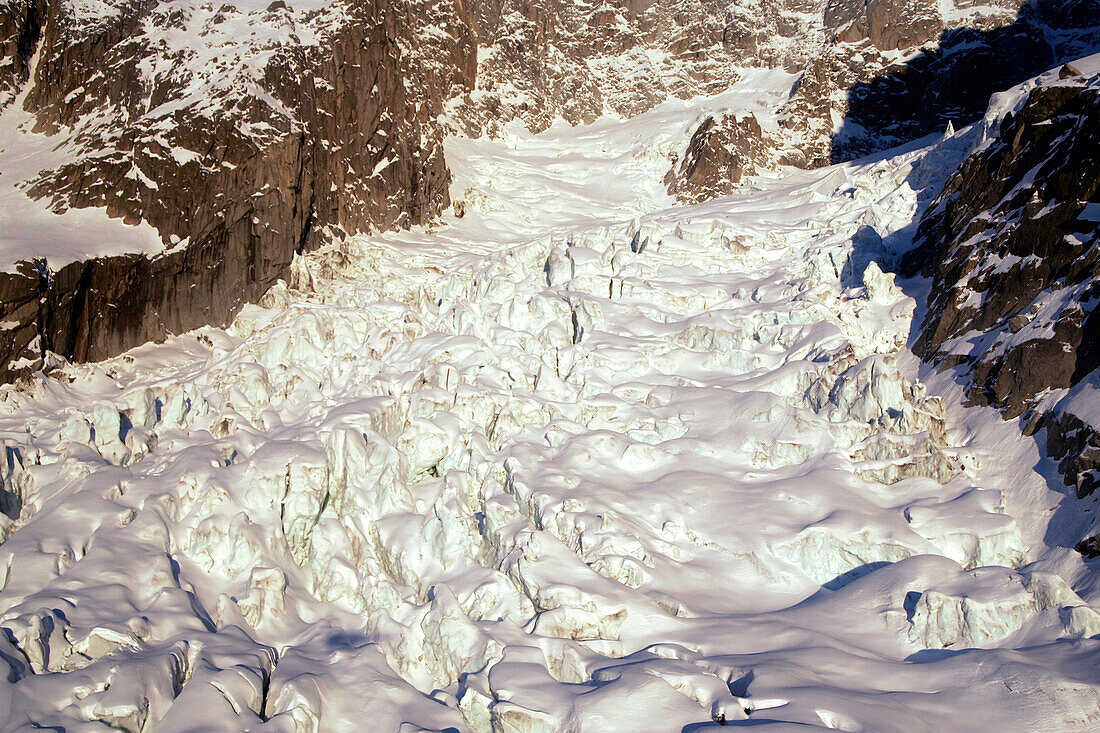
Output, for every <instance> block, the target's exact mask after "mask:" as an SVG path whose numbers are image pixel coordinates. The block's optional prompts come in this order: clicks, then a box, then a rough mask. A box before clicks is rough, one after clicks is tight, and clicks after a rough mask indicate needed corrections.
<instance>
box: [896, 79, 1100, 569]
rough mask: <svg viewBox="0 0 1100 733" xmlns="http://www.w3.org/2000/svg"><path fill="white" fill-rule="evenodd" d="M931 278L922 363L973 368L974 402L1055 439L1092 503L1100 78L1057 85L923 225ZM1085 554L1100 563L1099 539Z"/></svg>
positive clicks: (1045, 85)
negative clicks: (1099, 559) (1020, 418)
mask: <svg viewBox="0 0 1100 733" xmlns="http://www.w3.org/2000/svg"><path fill="white" fill-rule="evenodd" d="M917 244H918V247H917V248H916V249H915V250H913V251H912V252H911V253H910V255H909V256H908V257H907V258H906V263H905V266H906V267H907V268H908V269H909V270H910V271H911V272H913V271H916V270H917V269H920V270H922V271H923V273H924V274H925V275H927V276H930V277H931V278H932V288H931V295H930V298H929V303H928V312H927V316H926V317H925V320H924V323H923V325H922V329H921V333H920V336H919V338H918V340H917V342H916V346H915V349H914V350H915V351H916V352H917V353H918V354H919V355H920V356H922V357H923V358H925V359H927V360H930V361H932V362H934V363H937V364H939V365H941V366H942V367H944V368H947V367H961V370H962V371H961V374H962V375H963V377H964V378H965V379H966V380H967V388H968V394H969V397H970V399H971V400H972V401H973V402H974V403H976V404H988V405H992V406H994V407H996V408H998V409H1000V410H1001V411H1002V412H1003V413H1004V415H1005V417H1007V418H1013V417H1017V416H1023V418H1024V419H1023V421H1022V425H1023V426H1024V429H1025V431H1027V432H1029V433H1038V432H1039V431H1040V430H1043V429H1045V430H1046V433H1045V435H1046V440H1045V443H1046V447H1047V452H1048V454H1049V455H1050V456H1051V458H1053V459H1054V460H1055V461H1057V462H1058V465H1059V470H1060V471H1061V473H1062V475H1063V477H1064V479H1065V481H1066V483H1067V484H1070V485H1071V486H1074V487H1075V489H1076V492H1077V494H1078V495H1079V496H1082V497H1083V496H1087V495H1089V494H1091V493H1092V492H1093V491H1094V490H1095V489H1096V487H1097V486H1098V485H1100V480H1098V479H1100V421H1098V420H1097V417H1096V415H1097V413H1096V410H1095V409H1094V407H1095V405H1096V404H1097V399H1098V398H1100V393H1097V392H1096V391H1095V389H1094V384H1093V383H1095V382H1096V381H1097V379H1098V378H1100V348H1098V344H1100V309H1097V307H1096V306H1097V305H1098V304H1100V75H1092V76H1086V75H1083V74H1081V73H1080V72H1079V70H1078V69H1076V68H1075V67H1073V66H1072V65H1066V66H1063V67H1062V68H1061V69H1060V70H1056V71H1055V72H1053V73H1051V74H1048V75H1046V77H1045V78H1044V79H1042V80H1041V81H1040V82H1038V83H1037V84H1036V85H1035V86H1034V88H1032V89H1031V90H1030V91H1029V92H1028V93H1027V94H1026V95H1024V97H1023V98H1022V101H1021V102H1020V103H1019V104H1018V106H1017V107H1016V108H1015V109H1014V110H1012V111H1010V112H1009V113H1008V114H1006V115H1005V116H1004V118H1003V119H1002V121H1001V123H1000V125H999V129H997V130H996V134H995V136H994V138H993V139H992V140H991V141H990V142H989V143H988V144H987V145H985V146H984V147H983V148H981V149H980V150H978V151H977V152H975V153H973V154H972V155H971V156H970V157H969V158H968V159H967V160H966V161H965V162H964V163H963V165H962V166H961V167H960V168H959V170H958V171H957V172H956V173H955V174H954V175H953V176H952V177H951V178H950V179H949V181H948V182H947V184H946V186H945V187H944V189H943V190H942V191H941V193H940V194H939V196H938V198H937V199H936V201H935V202H934V203H933V205H932V206H931V207H930V209H929V210H928V212H927V213H926V214H925V215H924V217H923V218H922V220H921V222H920V224H919V228H918V234H917ZM1081 549H1082V550H1083V551H1085V552H1087V553H1091V554H1100V540H1092V541H1086V542H1085V543H1083V544H1082V546H1081Z"/></svg>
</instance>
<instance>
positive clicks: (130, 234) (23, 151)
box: [0, 53, 164, 272]
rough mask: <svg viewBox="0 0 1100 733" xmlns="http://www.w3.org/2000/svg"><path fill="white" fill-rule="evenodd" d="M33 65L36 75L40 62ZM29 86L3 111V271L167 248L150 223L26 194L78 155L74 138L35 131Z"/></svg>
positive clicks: (0, 218)
mask: <svg viewBox="0 0 1100 733" xmlns="http://www.w3.org/2000/svg"><path fill="white" fill-rule="evenodd" d="M38 56H39V54H38V53H36V54H35V56H34V58H33V59H32V61H31V66H32V71H31V76H32V77H33V76H34V71H33V69H34V67H35V66H36V65H37V63H38ZM28 92H29V87H27V88H24V89H23V91H22V92H20V94H19V95H18V96H17V97H16V98H15V100H14V101H13V102H12V103H11V104H9V105H8V106H7V107H4V108H3V109H2V110H0V268H3V269H5V270H7V271H8V272H14V271H15V265H16V263H18V262H30V261H34V260H37V259H45V260H46V261H47V262H49V264H50V267H52V268H53V269H55V270H56V269H60V268H61V267H64V266H65V265H68V264H70V263H72V262H77V261H80V260H86V259H90V258H93V257H109V256H111V255H118V254H127V253H146V254H156V253H158V252H162V251H163V250H164V245H163V244H162V243H161V238H160V234H159V233H158V232H157V230H156V229H155V228H154V227H153V226H152V225H150V224H148V223H147V222H144V221H143V222H140V223H139V224H136V225H130V224H125V223H123V221H122V220H121V219H112V218H110V217H108V216H107V212H106V210H105V209H101V208H88V209H68V210H67V211H65V212H64V213H56V212H54V211H52V210H51V209H50V207H49V202H48V201H46V200H35V199H32V198H31V197H30V196H28V195H27V194H26V192H25V190H24V189H25V186H26V185H27V181H29V180H32V179H34V178H35V177H37V175H38V173H39V172H40V171H43V170H47V169H50V168H55V167H58V166H60V165H62V164H64V163H66V162H69V161H71V160H72V159H73V158H74V157H75V152H74V149H73V148H74V144H73V142H72V141H71V140H65V139H63V138H61V137H51V136H48V135H45V134H42V133H38V132H34V126H35V117H34V115H32V114H31V113H29V112H26V111H24V109H23V103H24V101H25V100H26V97H27V93H28Z"/></svg>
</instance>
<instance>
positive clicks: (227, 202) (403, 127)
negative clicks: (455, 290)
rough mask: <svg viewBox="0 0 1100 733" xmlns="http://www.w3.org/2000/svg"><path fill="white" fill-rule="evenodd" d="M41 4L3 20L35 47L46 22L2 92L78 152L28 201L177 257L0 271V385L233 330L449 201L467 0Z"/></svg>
mask: <svg viewBox="0 0 1100 733" xmlns="http://www.w3.org/2000/svg"><path fill="white" fill-rule="evenodd" d="M30 7H32V6H28V5H9V6H7V11H6V15H5V12H4V11H0V30H2V31H4V32H6V33H7V35H8V38H9V39H10V38H11V37H13V36H14V37H16V38H17V39H24V38H30V37H33V36H34V35H35V33H34V28H33V27H32V25H33V23H34V22H38V21H40V26H39V28H38V35H39V38H38V39H36V40H35V43H34V44H33V50H34V51H36V52H37V54H38V56H37V64H36V66H34V70H33V78H30V76H29V74H30V70H31V66H30V60H29V56H28V54H27V52H28V50H29V49H30V48H31V47H30V46H29V45H28V43H25V42H21V41H17V42H15V43H14V45H13V44H12V42H11V41H10V40H9V41H8V42H6V43H5V46H4V49H5V54H8V53H9V51H11V49H14V50H15V55H14V56H13V57H12V58H14V59H18V62H17V63H9V64H7V65H6V67H5V68H7V69H9V73H8V75H7V77H5V78H4V79H5V80H6V81H7V82H8V87H9V88H15V87H17V86H18V84H19V83H20V82H21V76H20V74H22V75H23V76H25V77H27V78H25V79H22V83H25V84H28V85H30V86H29V88H28V89H26V90H25V94H24V96H23V98H22V100H19V101H22V103H23V104H24V107H25V108H26V109H27V110H28V111H30V112H33V113H34V115H35V120H36V122H35V127H36V129H37V130H38V131H44V132H48V133H50V134H52V135H54V136H55V137H56V138H57V141H58V145H60V146H66V147H67V149H68V150H69V151H70V154H69V155H68V156H67V159H66V162H65V163H63V164H62V165H60V166H58V167H55V168H51V169H48V170H44V171H42V172H41V173H40V174H39V175H38V176H37V177H36V178H34V179H32V180H29V181H27V182H26V184H25V190H26V192H27V193H28V195H30V196H31V197H32V198H36V199H41V200H46V201H48V202H49V204H50V206H51V208H53V209H54V210H56V211H64V210H66V209H69V208H84V207H101V208H104V209H105V210H106V211H107V213H108V214H109V215H110V216H112V217H120V218H122V219H123V221H126V222H138V221H144V222H147V223H149V224H151V225H152V226H153V227H155V228H156V229H157V231H158V232H159V233H160V235H161V236H162V238H163V240H164V243H165V248H166V252H165V253H164V254H163V255H160V256H155V257H151V258H150V257H146V256H136V255H135V256H123V257H111V258H103V259H96V260H91V261H86V262H78V263H73V264H68V265H66V266H64V267H61V268H59V269H57V270H56V271H55V270H54V267H53V266H52V265H51V263H50V261H49V260H48V259H45V260H42V261H39V262H35V263H27V264H25V265H23V266H22V267H21V268H19V270H18V272H16V273H6V274H4V275H0V298H2V303H0V320H3V321H5V322H6V324H7V325H8V328H7V329H6V330H5V331H4V332H3V334H2V336H0V364H4V365H5V366H4V367H2V368H0V378H9V379H10V378H11V377H12V376H15V375H17V374H18V373H21V372H23V371H26V369H27V368H33V367H34V366H36V360H37V359H38V358H39V357H41V355H42V352H43V351H45V350H49V351H54V352H56V353H58V354H61V355H62V356H65V357H67V358H70V359H76V360H94V359H101V358H104V357H106V356H109V355H112V354H115V353H118V352H119V351H121V350H123V349H126V348H129V347H130V346H133V345H136V344H139V343H143V342H144V341H146V340H149V339H161V338H163V337H164V336H165V335H167V334H169V333H179V332H182V331H185V330H188V329H190V328H194V327H196V326H199V325H204V324H211V323H213V324H223V323H225V322H227V321H228V319H230V318H231V317H232V315H233V314H234V313H235V312H236V310H237V309H238V308H239V307H240V306H241V305H242V304H243V303H245V302H247V301H249V300H254V299H256V298H258V297H259V296H260V295H261V294H262V293H263V292H265V291H266V290H267V289H268V288H269V287H270V286H271V285H272V284H274V282H275V281H276V280H277V279H278V278H279V277H280V276H282V275H284V274H285V273H286V271H287V268H288V266H289V264H290V261H291V259H292V257H293V255H294V253H295V252H296V251H300V250H302V249H303V248H308V247H311V246H313V245H315V244H316V243H317V242H318V241H319V239H320V237H321V236H323V234H324V233H325V232H326V231H329V232H331V231H333V230H335V231H344V230H346V231H361V230H366V229H370V228H391V227H405V226H409V225H412V224H418V223H421V222H423V221H426V220H427V219H429V218H431V217H432V216H434V215H436V214H437V213H438V212H439V211H441V210H442V208H443V207H445V206H446V205H447V204H448V203H449V201H448V193H447V188H448V184H449V180H450V174H449V172H448V171H447V167H446V163H445V161H444V159H443V151H442V130H441V129H440V127H439V126H438V125H437V124H435V118H436V117H437V116H438V115H439V114H440V113H441V112H442V110H443V105H444V103H445V101H446V100H447V99H450V98H451V97H453V96H455V95H456V94H459V93H462V92H463V91H466V90H469V89H471V88H472V86H473V80H474V74H475V73H476V42H475V37H474V30H473V27H472V23H473V17H472V15H471V14H470V12H469V11H468V10H467V8H466V6H465V5H464V4H463V2H462V0H438V1H426V2H416V3H409V2H400V3H399V2H391V0H348V2H337V3H332V4H327V5H322V6H319V7H316V8H311V9H309V10H307V11H295V10H291V9H290V8H289V7H287V6H286V5H285V4H284V3H282V2H280V1H279V0H276V2H273V3H272V4H271V5H269V6H268V7H267V8H266V9H264V10H247V9H245V10H241V9H238V8H236V7H233V6H231V5H224V6H221V7H219V8H215V7H214V6H213V5H197V4H186V3H183V4H181V3H171V4H168V3H163V4H162V3H158V2H156V1H155V0H138V1H136V2H130V3H126V4H119V5H116V6H104V9H103V10H102V12H100V13H99V14H98V15H89V14H88V13H87V12H85V11H82V10H79V9H78V8H77V6H75V5H73V4H69V3H62V2H49V1H48V0H38V4H37V5H35V6H33V7H34V8H37V10H34V11H32V10H29V9H28V8H30ZM428 28H431V29H432V32H430V33H429V32H427V30H426V29H428ZM2 83H3V81H2V80H0V84H2ZM2 91H3V88H2V87H0V92H2ZM32 302H36V305H35V307H31V304H32Z"/></svg>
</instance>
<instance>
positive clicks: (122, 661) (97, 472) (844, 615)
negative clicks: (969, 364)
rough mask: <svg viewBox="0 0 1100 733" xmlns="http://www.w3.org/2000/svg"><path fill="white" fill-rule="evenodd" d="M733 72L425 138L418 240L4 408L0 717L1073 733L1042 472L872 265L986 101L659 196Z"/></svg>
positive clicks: (1065, 622) (1082, 673) (1074, 691)
mask: <svg viewBox="0 0 1100 733" xmlns="http://www.w3.org/2000/svg"><path fill="white" fill-rule="evenodd" d="M745 76H746V79H745V81H743V82H742V83H741V84H740V86H738V87H735V88H734V90H733V91H731V92H728V93H726V94H724V95H720V96H719V97H714V98H710V99H708V100H702V101H700V100H694V101H692V102H681V101H675V100H674V101H670V102H666V103H665V104H662V105H660V106H658V107H656V108H655V109H653V110H652V111H650V112H648V113H646V114H644V115H641V116H639V117H635V118H633V119H630V120H625V121H623V120H614V119H603V120H600V121H598V122H596V123H593V124H591V125H586V126H581V127H576V128H572V127H568V126H565V125H557V126H553V127H551V128H550V129H549V130H547V131H545V132H543V133H540V134H537V135H534V134H531V133H528V132H526V131H523V130H522V129H521V128H518V127H514V128H508V129H507V130H506V133H505V135H504V137H503V139H501V140H497V141H491V140H477V141H473V140H464V139H453V140H451V141H449V143H448V151H447V152H448V160H449V162H450V164H451V166H452V168H453V169H454V170H455V172H456V179H455V183H454V185H453V187H452V199H453V200H455V201H456V202H459V203H458V204H457V205H456V207H455V213H453V214H451V215H448V217H446V218H445V219H444V220H443V221H442V222H440V223H437V224H433V225H431V226H428V227H421V228H417V229H414V230H413V231H411V232H404V233H389V234H384V235H378V236H362V237H356V238H352V239H349V240H346V241H344V242H341V243H338V244H334V245H331V246H329V247H326V248H323V249H321V250H320V251H318V252H315V253H312V254H309V255H305V256H302V257H299V258H298V259H296V260H295V263H294V266H293V268H292V275H291V277H290V278H289V281H288V282H286V283H281V284H280V285H278V286H276V288H274V289H273V290H272V291H270V292H269V293H268V294H267V295H266V296H265V297H264V299H263V300H262V302H261V303H260V304H259V305H256V306H249V307H247V308H246V309H245V310H244V311H243V312H242V313H241V314H240V316H239V317H238V318H237V319H236V321H235V323H234V324H233V325H232V326H231V327H230V328H228V329H226V330H219V329H211V328H206V329H200V330H198V331H195V332H193V333H191V334H188V335H184V336H180V337H174V338H172V339H171V340H169V341H168V342H167V343H165V344H161V345H152V344H150V345H146V346H143V347H140V348H138V349H135V350H133V351H131V352H129V353H127V354H125V355H123V356H121V357H118V358H115V359H112V360H109V361H106V362H102V363H100V364H94V365H69V366H65V367H63V368H61V369H59V370H58V371H57V372H56V373H55V374H53V375H52V376H51V377H50V378H45V377H42V376H38V377H36V378H34V379H33V380H31V381H30V382H28V383H25V384H23V385H21V386H20V387H18V388H16V387H7V388H4V389H3V391H2V392H0V437H2V440H3V443H4V450H5V455H4V461H3V464H2V466H0V469H2V478H3V493H2V494H0V509H2V514H0V539H2V540H3V542H2V544H0V630H2V632H3V633H0V661H2V664H0V671H2V674H0V711H6V712H3V713H0V719H2V724H0V727H2V728H3V729H4V730H13V731H14V730H30V729H32V728H33V729H38V728H46V729H54V730H66V731H77V730H79V731H106V730H124V731H131V732H136V731H151V730H156V731H214V730H225V731H238V730H256V731H259V730H263V731H353V730H355V731H358V730H362V731H454V730H458V731H467V730H469V731H509V732H514V733H520V732H524V733H528V732H530V733H534V732H536V731H540V732H541V731H547V732H550V731H554V732H560V733H565V732H567V731H568V732H578V733H579V732H581V731H584V732H588V731H601V732H602V731H624V732H625V731H700V730H706V729H709V728H711V727H719V726H736V725H764V726H766V727H767V728H768V729H770V730H804V729H812V728H822V729H838V730H845V731H944V730H974V731H978V730H995V729H1001V730H1049V731H1056V730H1057V731H1081V730H1093V729H1096V728H1097V727H1100V662H1098V660H1100V641H1097V639H1096V638H1095V637H1096V636H1097V635H1100V613H1098V611H1097V609H1096V608H1095V607H1094V606H1093V604H1092V601H1094V600H1096V598H1097V591H1096V590H1095V589H1094V587H1093V585H1092V583H1090V582H1089V576H1088V575H1087V571H1086V570H1085V569H1084V566H1083V564H1082V561H1081V559H1080V557H1079V556H1076V555H1075V554H1074V553H1072V551H1071V550H1069V549H1068V548H1065V547H1061V546H1060V543H1059V541H1058V536H1057V532H1056V531H1055V529H1056V528H1054V525H1053V523H1052V517H1053V516H1055V509H1056V508H1057V506H1058V505H1059V502H1061V501H1062V500H1063V499H1064V497H1063V495H1062V494H1061V493H1059V492H1057V491H1054V490H1053V489H1051V488H1050V486H1055V485H1057V484H1056V483H1055V481H1054V479H1051V482H1050V483H1049V484H1048V477H1050V476H1052V475H1053V473H1052V471H1051V467H1050V466H1049V465H1047V463H1046V462H1044V461H1043V460H1041V459H1040V454H1039V451H1038V449H1037V447H1036V443H1035V441H1034V439H1032V438H1024V437H1022V436H1021V435H1020V432H1019V430H1018V428H1017V427H1015V426H1014V425H1013V424H1011V423H1002V422H1001V421H1000V418H999V416H998V415H997V414H996V413H994V412H993V411H992V410H990V409H987V408H964V407H962V406H961V405H962V391H961V387H960V386H959V385H957V384H955V383H954V382H953V381H952V379H951V374H950V372H948V373H944V374H933V373H931V372H929V371H928V369H927V368H926V367H923V366H922V365H921V364H920V363H919V362H918V360H917V359H916V358H915V357H914V356H913V355H912V354H911V352H910V351H909V350H908V348H907V344H909V343H910V342H911V332H912V331H913V330H914V313H915V311H916V310H917V309H918V302H919V301H920V300H921V297H920V296H921V293H920V290H919V289H920V287H922V285H921V282H919V281H913V282H904V283H900V284H899V283H898V282H896V281H895V276H894V275H893V274H891V272H890V271H891V269H892V267H893V266H894V265H896V260H897V258H898V256H899V254H900V253H901V252H903V251H904V250H905V249H906V247H907V245H908V243H909V242H910V240H911V237H912V235H913V231H912V229H913V221H914V219H915V216H916V215H917V213H918V212H919V210H920V209H921V207H922V206H925V205H927V204H928V202H929V201H930V199H931V197H932V196H934V195H935V193H936V192H937V191H938V189H939V187H940V185H941V184H942V182H943V180H944V178H945V177H946V175H947V174H948V173H949V172H950V170H951V169H952V168H953V167H954V166H955V165H956V164H957V163H958V161H959V160H960V159H961V157H962V156H963V155H964V154H965V153H966V152H967V151H968V150H970V149H971V148H973V147H974V146H976V145H980V144H981V143H982V135H983V134H984V131H985V130H986V129H988V127H989V125H990V124H992V123H991V122H990V121H988V120H987V121H986V122H984V123H979V124H978V125H976V126H974V127H972V128H970V129H968V130H965V131H960V132H959V133H958V134H957V135H949V136H947V137H944V138H942V139H932V138H928V139H925V140H922V141H920V142H919V143H917V144H914V145H911V146H909V147H908V148H907V149H903V150H897V151H893V152H892V153H891V154H889V155H885V156H880V157H879V158H876V159H873V160H866V161H861V162H858V163H851V164H845V165H840V166H833V167H829V168H824V169H821V170H818V171H812V172H805V171H797V172H787V173H785V174H783V175H766V176H761V177H758V178H756V179H754V180H752V181H750V182H748V183H746V184H745V185H744V186H742V188H741V189H740V191H739V192H738V193H737V194H736V195H734V196H731V197H726V198H722V199H718V200H715V201H712V202H709V203H704V204H699V205H695V206H690V207H670V203H671V202H670V200H669V198H668V195H667V193H666V192H665V189H664V186H663V184H662V182H661V177H662V175H663V174H664V172H665V171H666V170H667V169H668V167H669V155H670V154H671V153H674V152H676V151H678V150H679V149H680V147H681V146H682V145H683V143H684V141H685V140H686V138H687V137H688V136H689V135H690V132H691V130H692V129H694V128H695V127H696V126H697V124H698V121H699V117H700V115H701V114H706V113H708V112H710V111H712V110H713V111H720V110H731V109H733V110H747V111H752V112H754V114H755V115H756V116H757V118H758V119H760V121H761V124H762V125H764V126H765V127H767V126H768V125H774V124H775V120H774V115H773V116H772V117H769V111H768V110H774V109H777V108H778V106H779V103H780V102H781V100H782V98H783V96H784V95H785V94H786V93H787V92H788V91H789V88H790V82H791V79H790V77H787V76H785V75H783V74H777V73H774V72H773V73H770V74H766V73H763V72H758V73H755V75H754V74H753V73H749V72H746V75H745ZM460 215H461V216H460Z"/></svg>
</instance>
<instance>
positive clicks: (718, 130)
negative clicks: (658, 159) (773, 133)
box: [666, 114, 764, 204]
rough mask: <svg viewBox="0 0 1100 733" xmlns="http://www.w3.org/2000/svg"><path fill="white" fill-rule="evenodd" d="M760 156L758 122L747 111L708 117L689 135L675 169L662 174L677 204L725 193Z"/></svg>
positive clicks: (761, 156)
mask: <svg viewBox="0 0 1100 733" xmlns="http://www.w3.org/2000/svg"><path fill="white" fill-rule="evenodd" d="M763 157H764V150H763V133H762V132H761V130H760V123H759V122H757V120H756V117H754V116H753V115H751V114H748V115H742V116H736V115H723V116H721V117H717V118H716V117H708V118H707V119H706V120H705V121H704V122H703V124H701V125H700V126H699V129H698V130H696V131H695V134H694V135H692V137H691V142H690V143H689V144H688V148H687V152H686V153H685V155H684V159H683V161H680V163H679V168H677V166H676V164H675V163H673V167H672V169H671V170H670V171H669V173H668V175H667V176H666V182H667V183H668V193H669V195H671V196H675V197H676V200H677V201H678V202H680V203H689V204H690V203H697V202H699V201H706V200H707V199H712V198H715V197H717V196H728V195H729V194H731V193H733V190H734V187H735V186H736V185H737V184H738V183H739V182H740V181H741V177H742V176H743V175H752V174H753V173H755V166H756V165H757V164H758V163H760V162H762V159H763Z"/></svg>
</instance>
